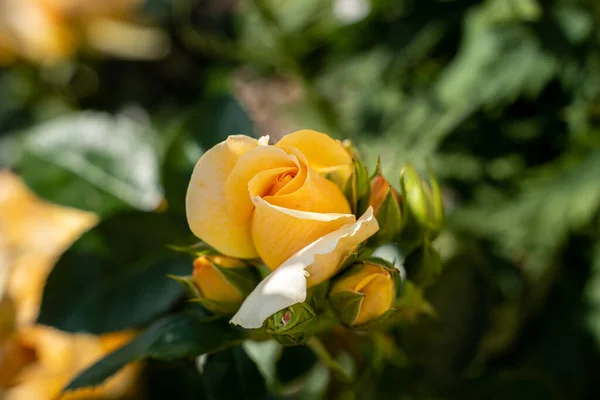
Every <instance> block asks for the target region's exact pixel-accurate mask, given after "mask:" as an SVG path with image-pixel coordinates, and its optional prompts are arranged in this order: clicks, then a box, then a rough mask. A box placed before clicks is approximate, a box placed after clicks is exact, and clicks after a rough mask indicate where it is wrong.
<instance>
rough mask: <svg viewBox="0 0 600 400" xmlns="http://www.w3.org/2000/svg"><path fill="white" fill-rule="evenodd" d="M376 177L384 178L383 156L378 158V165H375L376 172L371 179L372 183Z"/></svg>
mask: <svg viewBox="0 0 600 400" xmlns="http://www.w3.org/2000/svg"><path fill="white" fill-rule="evenodd" d="M376 176H383V171H382V170H381V156H377V164H375V172H373V175H371V177H370V178H369V181H372V180H373V179H374V178H375V177H376Z"/></svg>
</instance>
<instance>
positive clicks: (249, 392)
mask: <svg viewBox="0 0 600 400" xmlns="http://www.w3.org/2000/svg"><path fill="white" fill-rule="evenodd" d="M202 375H203V377H204V384H205V385H206V390H207V392H208V393H209V394H210V396H211V397H212V398H214V399H247V400H255V399H256V400H258V399H266V398H267V388H266V386H265V381H264V379H263V377H262V376H261V374H260V372H259V370H258V368H257V367H256V365H255V364H254V362H253V361H252V359H250V357H248V355H247V354H246V352H245V351H244V349H243V348H242V347H241V346H236V347H233V348H230V349H226V350H224V351H221V352H218V353H216V354H212V355H210V356H209V357H208V360H207V362H206V365H205V366H204V371H203V374H202Z"/></svg>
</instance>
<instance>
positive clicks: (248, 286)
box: [208, 259, 260, 297]
mask: <svg viewBox="0 0 600 400" xmlns="http://www.w3.org/2000/svg"><path fill="white" fill-rule="evenodd" d="M208 261H209V262H210V263H211V264H212V265H213V266H214V267H215V268H216V269H217V270H218V271H219V272H220V273H221V274H222V275H223V277H224V278H225V280H227V281H228V282H229V283H231V284H232V285H233V286H235V287H236V288H237V289H238V290H239V291H240V293H242V295H243V296H244V297H246V296H248V295H249V294H250V293H251V292H252V291H253V290H254V288H255V287H256V285H258V282H259V281H260V277H259V276H258V271H257V270H256V269H255V268H254V267H251V266H249V265H245V266H240V267H227V268H226V267H221V266H219V265H218V264H215V263H214V262H213V261H211V260H210V259H208Z"/></svg>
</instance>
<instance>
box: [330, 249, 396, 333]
mask: <svg viewBox="0 0 600 400" xmlns="http://www.w3.org/2000/svg"><path fill="white" fill-rule="evenodd" d="M398 285H399V272H398V270H396V269H395V268H393V267H392V268H390V267H387V266H384V265H380V263H379V262H378V261H365V262H361V263H358V264H355V265H354V266H352V267H350V269H349V270H347V271H346V272H344V273H343V274H342V275H340V277H339V278H337V279H336V280H335V281H334V282H333V285H332V287H331V291H330V293H329V301H330V304H331V305H332V307H333V309H334V310H335V312H336V313H337V315H338V317H339V318H340V319H341V321H342V322H343V323H344V324H345V325H347V326H359V325H364V324H366V323H370V322H374V321H376V320H378V319H379V318H381V317H383V316H384V314H386V313H387V312H388V311H390V309H391V308H392V305H393V303H394V301H395V299H396V295H397V292H398V289H397V287H398Z"/></svg>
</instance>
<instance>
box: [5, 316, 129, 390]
mask: <svg viewBox="0 0 600 400" xmlns="http://www.w3.org/2000/svg"><path fill="white" fill-rule="evenodd" d="M132 338H133V334H132V333H115V334H109V335H105V336H101V337H97V336H93V335H86V334H68V333H65V332H61V331H58V330H55V329H53V328H49V327H45V326H41V325H37V326H34V327H32V328H29V329H25V330H22V331H21V332H19V333H18V334H17V335H16V336H15V337H14V338H13V339H12V340H10V341H8V343H5V344H4V348H5V349H6V350H5V354H2V357H1V358H0V371H1V372H2V375H3V376H11V377H12V379H11V380H10V382H8V385H7V386H5V389H6V391H5V392H4V397H3V398H4V399H5V400H25V399H36V400H37V399H39V400H44V399H48V400H53V399H56V398H57V397H58V396H59V394H60V392H61V390H62V389H63V388H64V387H65V386H66V385H67V384H68V383H69V382H70V381H71V380H72V379H73V378H75V376H77V374H79V373H80V372H82V371H83V370H84V369H86V368H88V367H90V366H91V365H93V364H94V363H95V362H96V361H98V360H99V359H100V358H102V357H103V356H104V355H106V354H107V353H109V352H110V351H112V350H114V349H116V348H118V347H120V346H122V345H124V344H125V343H126V342H128V341H129V340H131V339H132ZM11 368H12V370H11ZM138 373H139V366H138V365H129V366H127V367H126V368H125V369H123V370H122V371H120V372H119V373H118V374H116V375H115V376H113V377H111V378H109V379H108V380H107V381H106V382H105V383H104V384H102V385H101V386H98V387H96V388H90V389H87V388H86V389H83V390H78V391H75V392H72V393H68V394H66V395H63V396H61V397H58V398H60V399H89V398H90V397H92V396H94V398H104V399H110V398H122V397H123V396H124V395H125V394H126V393H128V392H129V391H130V390H131V389H132V387H133V386H134V383H135V380H136V378H137V376H138ZM2 383H4V384H5V385H6V383H7V382H2Z"/></svg>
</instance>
